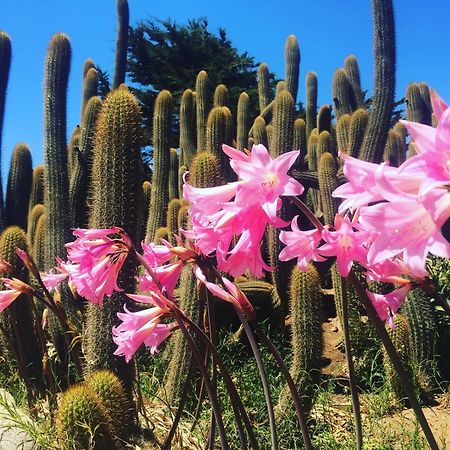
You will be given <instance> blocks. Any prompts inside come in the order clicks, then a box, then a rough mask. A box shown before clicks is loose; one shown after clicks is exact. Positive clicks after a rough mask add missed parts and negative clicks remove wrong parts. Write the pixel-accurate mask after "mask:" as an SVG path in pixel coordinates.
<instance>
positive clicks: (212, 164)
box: [189, 152, 223, 188]
mask: <svg viewBox="0 0 450 450" xmlns="http://www.w3.org/2000/svg"><path fill="white" fill-rule="evenodd" d="M189 183H190V184H192V186H195V187H198V188H206V187H213V186H220V185H221V184H223V178H222V175H221V172H220V163H219V160H218V158H217V156H216V155H214V153H211V152H201V153H198V154H197V155H196V156H195V158H194V159H193V160H192V165H191V170H190V171H189Z"/></svg>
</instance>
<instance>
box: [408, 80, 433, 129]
mask: <svg viewBox="0 0 450 450" xmlns="http://www.w3.org/2000/svg"><path fill="white" fill-rule="evenodd" d="M422 94H423V95H422ZM432 112H433V111H432V108H431V101H430V92H429V89H428V86H427V85H426V84H425V83H420V84H418V83H410V84H409V85H408V87H407V88H406V118H407V119H408V120H409V121H411V122H418V123H422V124H424V125H431V114H432Z"/></svg>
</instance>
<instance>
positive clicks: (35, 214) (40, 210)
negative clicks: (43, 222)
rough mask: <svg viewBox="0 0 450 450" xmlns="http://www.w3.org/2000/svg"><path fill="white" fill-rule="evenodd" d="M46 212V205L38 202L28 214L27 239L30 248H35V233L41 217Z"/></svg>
mask: <svg viewBox="0 0 450 450" xmlns="http://www.w3.org/2000/svg"><path fill="white" fill-rule="evenodd" d="M43 214H45V206H44V205H42V204H40V203H38V204H36V205H34V207H33V209H32V210H31V212H30V214H28V226H27V241H28V245H29V247H30V249H33V248H34V235H35V233H36V227H37V224H38V220H39V218H40V217H41V216H42V215H43Z"/></svg>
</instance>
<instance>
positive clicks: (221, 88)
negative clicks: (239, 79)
mask: <svg viewBox="0 0 450 450" xmlns="http://www.w3.org/2000/svg"><path fill="white" fill-rule="evenodd" d="M229 102H230V99H229V95H228V89H227V87H226V86H225V85H224V84H219V85H217V87H216V89H215V90H214V97H213V107H214V108H215V107H216V106H227V107H228V106H229Z"/></svg>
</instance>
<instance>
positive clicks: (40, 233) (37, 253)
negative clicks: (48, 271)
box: [33, 213, 47, 272]
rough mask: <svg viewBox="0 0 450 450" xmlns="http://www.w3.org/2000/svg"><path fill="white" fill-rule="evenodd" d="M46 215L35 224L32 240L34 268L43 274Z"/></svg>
mask: <svg viewBox="0 0 450 450" xmlns="http://www.w3.org/2000/svg"><path fill="white" fill-rule="evenodd" d="M46 222H47V215H46V214H45V213H44V214H42V215H41V216H40V217H39V219H38V221H37V224H36V231H35V232H34V240H33V259H34V262H35V263H36V267H37V268H38V269H39V270H40V271H41V272H43V271H44V270H45V230H46V229H47V224H46Z"/></svg>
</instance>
